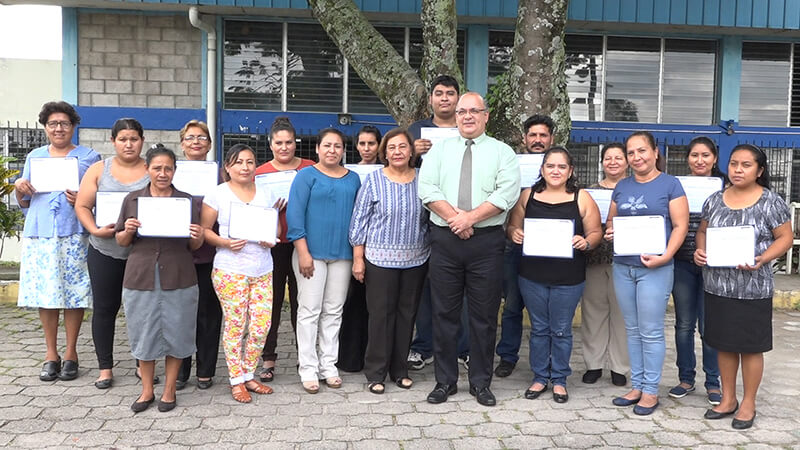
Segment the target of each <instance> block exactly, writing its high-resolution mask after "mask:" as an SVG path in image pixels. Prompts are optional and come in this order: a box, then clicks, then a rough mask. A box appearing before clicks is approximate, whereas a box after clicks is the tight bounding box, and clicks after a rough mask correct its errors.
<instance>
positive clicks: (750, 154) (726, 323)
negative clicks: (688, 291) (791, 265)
mask: <svg viewBox="0 0 800 450" xmlns="http://www.w3.org/2000/svg"><path fill="white" fill-rule="evenodd" d="M728 176H729V178H730V181H731V185H730V187H728V188H727V189H725V190H724V191H722V192H717V193H715V194H712V195H711V197H709V198H708V200H706V202H705V204H704V205H703V213H702V221H701V222H700V228H699V229H698V230H697V250H696V251H695V255H694V261H695V263H697V265H698V266H703V279H704V281H705V311H706V315H705V332H706V333H705V340H706V342H707V343H708V345H710V346H711V347H712V348H714V349H715V350H717V352H718V358H719V369H720V375H721V376H722V401H721V403H720V404H719V405H717V406H714V407H713V408H712V409H709V410H708V411H706V414H705V418H706V419H722V418H724V417H728V416H731V415H733V416H734V417H733V421H732V422H731V426H732V427H733V428H735V429H738V430H743V429H746V428H750V427H751V426H753V421H754V420H755V418H756V393H757V392H758V387H759V385H760V384H761V377H762V375H763V372H764V352H768V351H770V350H772V295H773V290H774V286H773V279H772V266H771V265H770V262H771V261H772V260H773V259H775V258H777V257H779V256H781V255H783V254H784V253H786V251H787V250H788V249H789V247H791V245H792V239H793V236H792V228H791V222H790V217H789V208H788V207H787V205H786V202H784V200H783V199H782V198H781V197H780V196H779V195H778V194H776V193H774V192H772V191H771V190H770V189H769V172H768V170H767V156H766V155H765V154H764V152H763V151H762V150H761V149H760V148H758V147H756V146H754V145H750V144H741V145H737V146H736V147H734V149H733V151H732V152H731V157H730V161H729V163H728ZM736 229H744V231H745V233H744V235H743V236H741V237H739V238H738V239H736V240H735V239H732V238H729V237H727V236H730V232H731V231H733V232H735V231H736ZM712 233H713V235H712ZM751 233H752V234H751ZM753 235H755V236H753ZM712 263H713V264H712ZM740 364H741V367H742V383H743V384H744V390H743V394H744V395H743V398H742V403H741V404H739V401H738V400H737V398H736V376H737V373H738V371H739V365H740Z"/></svg>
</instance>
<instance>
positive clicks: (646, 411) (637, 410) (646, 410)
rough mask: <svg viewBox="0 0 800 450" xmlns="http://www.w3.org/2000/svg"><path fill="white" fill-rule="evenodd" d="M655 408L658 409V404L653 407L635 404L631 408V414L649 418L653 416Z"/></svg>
mask: <svg viewBox="0 0 800 450" xmlns="http://www.w3.org/2000/svg"><path fill="white" fill-rule="evenodd" d="M656 408H658V402H656V404H655V405H653V406H641V405H638V404H637V405H635V406H634V407H633V413H634V414H636V415H637V416H649V415H650V414H653V412H654V411H655V410H656Z"/></svg>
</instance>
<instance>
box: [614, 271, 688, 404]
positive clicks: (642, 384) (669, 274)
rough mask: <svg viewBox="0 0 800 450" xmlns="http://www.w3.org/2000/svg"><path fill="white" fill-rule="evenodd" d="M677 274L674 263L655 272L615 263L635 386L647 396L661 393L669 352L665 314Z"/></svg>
mask: <svg viewBox="0 0 800 450" xmlns="http://www.w3.org/2000/svg"><path fill="white" fill-rule="evenodd" d="M674 273H675V272H674V269H673V266H672V262H670V263H669V264H665V265H663V266H661V267H656V268H652V269H648V268H647V267H640V266H630V265H627V264H618V263H614V289H615V290H616V291H617V301H618V302H619V308H620V310H621V311H622V317H623V318H624V319H625V332H626V333H627V335H628V355H629V356H630V360H631V387H632V388H633V389H637V390H641V391H642V392H644V393H645V394H653V395H657V394H658V383H659V382H660V381H661V368H662V366H663V365H664V354H665V353H666V342H665V338H664V315H665V314H666V311H667V302H668V301H669V293H670V291H671V290H672V280H673V275H674Z"/></svg>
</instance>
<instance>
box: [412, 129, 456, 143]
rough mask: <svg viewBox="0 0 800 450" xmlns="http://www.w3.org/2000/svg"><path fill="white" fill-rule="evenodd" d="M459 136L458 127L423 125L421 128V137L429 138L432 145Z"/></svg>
mask: <svg viewBox="0 0 800 450" xmlns="http://www.w3.org/2000/svg"><path fill="white" fill-rule="evenodd" d="M458 136H460V135H459V133H458V128H449V127H441V128H440V127H423V128H420V129H419V137H420V139H427V140H429V141H431V145H433V144H436V143H437V142H439V141H442V140H444V139H447V138H451V137H458Z"/></svg>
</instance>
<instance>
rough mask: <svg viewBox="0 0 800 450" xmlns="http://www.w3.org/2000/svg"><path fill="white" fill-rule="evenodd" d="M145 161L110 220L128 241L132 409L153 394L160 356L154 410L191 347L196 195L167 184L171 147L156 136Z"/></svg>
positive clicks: (167, 397)
mask: <svg viewBox="0 0 800 450" xmlns="http://www.w3.org/2000/svg"><path fill="white" fill-rule="evenodd" d="M145 164H146V165H147V173H148V174H149V175H150V183H149V184H148V185H147V186H145V187H144V189H140V190H137V191H133V192H131V193H130V194H128V195H127V197H125V200H123V202H122V208H121V211H120V214H119V219H118V220H117V225H116V227H115V230H116V238H117V243H118V244H119V245H120V246H122V247H128V246H130V247H131V251H130V254H129V255H128V262H127V264H126V265H125V276H124V278H123V282H122V298H123V302H124V306H125V319H126V323H127V327H128V339H129V341H130V345H131V353H132V354H133V356H134V358H136V359H138V360H139V368H140V369H141V372H142V393H141V394H140V395H139V398H137V399H136V401H135V402H134V403H133V404H132V405H131V410H132V411H133V412H134V413H139V412H142V411H144V410H146V409H147V408H148V407H149V406H150V404H152V403H153V401H154V400H155V393H154V392H153V371H154V369H155V363H156V360H157V359H160V358H164V357H166V363H165V372H166V383H165V385H164V392H163V393H162V394H161V399H160V400H159V401H158V410H159V411H161V412H167V411H171V410H172V409H174V408H175V406H176V400H177V399H176V394H175V393H176V389H175V383H176V381H177V379H178V370H179V369H180V367H181V362H182V360H183V358H185V357H187V356H189V355H191V354H193V353H194V352H195V350H196V346H195V326H196V319H197V295H198V288H197V273H196V272H195V270H194V264H192V251H194V250H197V249H198V248H199V247H200V246H201V245H202V244H203V228H202V227H201V226H200V225H199V222H200V208H199V201H192V196H191V195H190V194H187V193H185V192H181V191H179V190H177V189H175V188H174V187H173V186H172V177H173V176H174V174H175V153H173V152H172V150H170V149H168V148H166V147H164V146H163V145H161V144H156V145H154V146H153V147H151V148H150V150H148V151H147V154H146V156H145Z"/></svg>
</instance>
